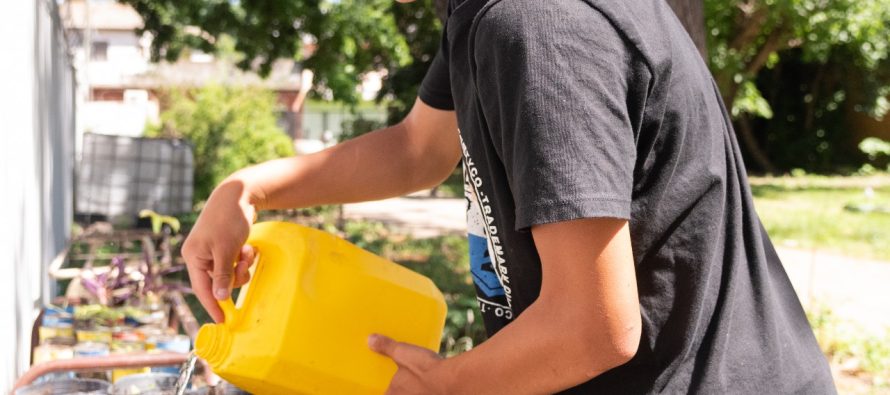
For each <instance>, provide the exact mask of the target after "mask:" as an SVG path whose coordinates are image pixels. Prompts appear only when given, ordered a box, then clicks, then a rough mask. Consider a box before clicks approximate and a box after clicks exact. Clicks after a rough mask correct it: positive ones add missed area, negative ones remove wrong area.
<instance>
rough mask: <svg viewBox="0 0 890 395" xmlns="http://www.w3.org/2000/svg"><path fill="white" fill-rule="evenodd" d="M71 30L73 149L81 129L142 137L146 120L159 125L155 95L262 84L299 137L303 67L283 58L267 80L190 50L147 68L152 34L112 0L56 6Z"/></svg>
mask: <svg viewBox="0 0 890 395" xmlns="http://www.w3.org/2000/svg"><path fill="white" fill-rule="evenodd" d="M59 10H60V13H61V17H62V20H63V21H64V24H65V27H66V29H67V31H68V36H69V39H70V43H71V47H72V53H73V55H74V64H75V68H76V70H77V78H78V82H79V89H78V100H79V102H80V107H79V112H78V115H79V117H78V123H77V131H78V140H77V141H78V144H77V147H78V152H80V146H81V144H80V142H81V137H80V136H82V134H83V133H84V132H87V131H89V132H95V133H102V134H114V135H124V136H139V135H141V134H142V132H143V130H144V128H145V125H146V123H147V122H154V121H157V120H158V115H159V113H160V111H162V110H163V109H162V108H161V104H160V100H159V94H161V93H162V92H163V91H164V90H166V89H170V88H174V87H200V86H203V85H206V84H209V83H220V84H230V85H251V86H261V87H265V88H268V89H270V90H272V91H274V92H276V94H277V97H278V102H279V103H280V104H281V109H282V111H281V113H280V115H279V124H280V126H282V128H283V129H284V130H285V131H286V132H287V133H288V134H289V135H290V136H292V137H294V138H299V137H300V110H301V108H300V107H301V106H300V105H299V104H300V103H301V102H302V101H301V100H298V98H299V97H300V94H301V86H304V84H303V79H304V78H305V77H304V76H303V74H302V69H301V68H300V66H299V64H297V63H296V62H294V61H293V60H280V61H278V62H276V63H275V64H274V66H273V69H272V73H271V75H269V76H268V78H265V79H263V78H260V77H259V76H257V75H256V74H254V73H250V72H243V71H241V70H239V69H237V68H236V67H235V66H234V65H233V64H232V63H231V62H228V61H226V60H224V59H219V58H217V57H214V56H212V55H209V54H204V53H201V52H196V51H193V52H191V53H190V54H189V55H188V56H186V57H185V58H184V59H182V60H180V61H178V62H175V63H167V62H162V63H152V62H151V56H150V51H149V49H150V46H151V36H150V35H149V34H144V35H139V34H137V33H136V31H137V29H139V28H141V27H142V24H143V23H142V18H141V17H140V15H139V14H138V13H136V11H135V10H133V9H132V8H131V7H130V6H128V5H124V4H120V3H117V2H115V1H113V0H67V1H64V2H62V3H61V4H60V5H59Z"/></svg>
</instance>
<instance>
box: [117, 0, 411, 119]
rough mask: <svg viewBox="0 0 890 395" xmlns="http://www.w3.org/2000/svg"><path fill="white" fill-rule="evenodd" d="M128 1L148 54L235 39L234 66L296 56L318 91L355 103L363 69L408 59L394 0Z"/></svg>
mask: <svg viewBox="0 0 890 395" xmlns="http://www.w3.org/2000/svg"><path fill="white" fill-rule="evenodd" d="M119 1H121V2H122V3H126V4H129V5H131V6H132V7H133V8H134V9H135V10H136V11H137V12H138V13H139V14H140V15H141V16H142V18H143V20H144V21H145V24H144V27H143V28H142V29H141V30H142V31H143V32H148V33H151V35H152V37H153V41H152V48H151V54H152V58H153V59H154V60H159V59H166V60H169V61H174V60H176V59H178V58H179V56H180V54H181V53H182V51H183V50H185V49H187V48H197V49H200V50H202V51H204V52H208V53H214V52H216V51H217V49H218V43H219V42H220V38H222V37H225V36H229V37H233V38H234V39H235V48H234V49H235V50H236V51H237V52H239V53H240V54H242V55H243V56H241V59H240V61H239V63H238V65H239V66H240V67H241V68H243V69H255V70H256V71H258V72H260V73H261V74H263V75H265V74H267V73H268V72H269V71H270V69H271V65H272V62H273V61H275V60H277V59H281V58H294V59H296V60H298V61H300V62H302V64H303V66H304V67H305V68H307V69H310V70H313V71H314V72H315V80H316V84H315V86H314V88H315V91H316V93H321V94H325V95H328V94H330V95H332V96H333V97H334V98H336V99H339V100H342V101H345V102H349V103H354V102H355V101H356V100H357V98H358V96H357V93H356V90H355V87H356V83H357V81H360V79H361V75H362V74H363V73H366V72H369V71H376V70H381V69H393V68H397V67H399V66H402V65H405V64H408V63H409V62H410V58H409V56H408V47H407V45H406V44H405V40H404V38H403V36H402V35H401V34H399V32H398V30H397V29H396V22H395V19H394V18H393V7H398V5H397V4H394V2H393V1H392V0H287V1H279V0H256V1H232V0H187V1H182V0H119Z"/></svg>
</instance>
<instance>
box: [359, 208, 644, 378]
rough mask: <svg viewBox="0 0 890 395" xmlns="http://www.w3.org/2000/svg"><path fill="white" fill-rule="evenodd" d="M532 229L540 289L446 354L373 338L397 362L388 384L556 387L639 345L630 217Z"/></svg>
mask: <svg viewBox="0 0 890 395" xmlns="http://www.w3.org/2000/svg"><path fill="white" fill-rule="evenodd" d="M532 234H533V237H534V240H535V245H536V247H537V249H538V253H539V255H540V257H541V270H542V284H541V294H540V296H539V297H538V300H537V301H535V302H534V303H533V304H532V305H531V306H530V307H529V308H528V309H526V311H524V312H523V313H522V314H521V315H520V316H519V317H517V318H516V320H515V321H514V322H513V323H511V324H510V325H507V326H506V327H504V329H502V330H501V331H500V332H498V333H497V334H495V335H494V336H492V337H491V338H490V339H488V340H487V341H485V342H484V343H482V344H481V345H480V346H479V347H476V348H474V349H472V350H470V351H468V352H466V353H464V354H461V355H459V356H457V357H454V358H451V359H439V358H438V356H436V355H435V354H433V353H431V352H429V351H424V350H423V349H421V348H419V347H416V346H413V345H409V344H405V343H399V342H396V341H393V340H392V339H389V338H386V337H383V336H379V335H375V336H372V337H371V339H370V340H369V345H370V347H371V348H372V349H373V350H375V351H377V352H379V353H382V354H384V355H387V356H389V357H390V358H392V359H393V360H394V361H395V362H396V363H397V364H398V365H399V370H398V372H397V373H396V376H395V377H394V378H393V380H392V383H391V384H390V389H389V392H388V393H390V394H414V393H417V394H420V393H438V394H543V393H554V392H558V391H560V390H564V389H567V388H571V387H573V386H575V385H578V384H581V383H584V382H586V381H588V380H590V379H592V378H593V377H595V376H597V375H599V374H601V373H603V372H605V371H607V370H609V369H612V368H614V367H617V366H619V365H622V364H624V363H625V362H627V361H628V360H630V359H631V358H632V357H633V356H634V355H635V354H636V351H637V346H638V344H639V340H640V331H641V318H640V309H639V301H638V297H637V287H636V276H635V271H634V263H633V255H632V253H631V246H630V236H629V233H628V226H627V221H625V220H619V219H609V218H598V219H581V220H574V221H566V222H559V223H553V224H545V225H538V226H534V227H533V228H532Z"/></svg>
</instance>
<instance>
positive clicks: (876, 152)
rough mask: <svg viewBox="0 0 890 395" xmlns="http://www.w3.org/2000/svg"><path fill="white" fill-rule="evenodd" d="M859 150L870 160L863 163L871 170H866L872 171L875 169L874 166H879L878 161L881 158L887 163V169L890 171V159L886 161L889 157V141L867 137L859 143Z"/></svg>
mask: <svg viewBox="0 0 890 395" xmlns="http://www.w3.org/2000/svg"><path fill="white" fill-rule="evenodd" d="M859 150H860V151H862V153H863V154H865V155H866V156H868V160H869V161H871V162H872V163H870V164H866V165H865V166H869V167H870V168H871V171H868V173H873V172H874V171H875V170H876V168H875V166H880V165H879V164H878V162H879V161H881V160H883V161H884V162H886V163H887V171H888V172H890V161H888V159H890V141H884V140H881V139H879V138H877V137H868V138H866V139H863V140H862V142H860V143H859Z"/></svg>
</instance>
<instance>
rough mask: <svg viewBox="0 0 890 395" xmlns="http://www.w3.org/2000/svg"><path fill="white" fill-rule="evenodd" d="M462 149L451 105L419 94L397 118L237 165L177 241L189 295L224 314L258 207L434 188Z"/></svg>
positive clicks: (249, 256)
mask: <svg viewBox="0 0 890 395" xmlns="http://www.w3.org/2000/svg"><path fill="white" fill-rule="evenodd" d="M460 155H461V154H460V140H459V138H458V131H457V119H456V117H455V114H454V112H453V111H442V110H437V109H435V108H432V107H430V106H428V105H426V104H424V103H423V102H422V101H420V100H417V101H416V102H415V104H414V107H413V108H412V109H411V112H410V113H409V114H408V116H407V117H406V118H405V119H404V120H403V121H402V122H401V123H399V124H397V125H394V126H391V127H388V128H385V129H381V130H377V131H374V132H372V133H368V134H366V135H363V136H361V137H358V138H355V139H353V140H349V141H346V142H344V143H342V144H338V145H335V146H333V147H331V148H328V149H326V150H324V151H321V152H318V153H315V154H311V155H305V156H296V157H291V158H284V159H277V160H272V161H269V162H265V163H262V164H259V165H256V166H252V167H248V168H245V169H242V170H239V171H238V172H236V173H234V174H232V175H231V176H230V177H228V178H227V179H226V180H224V181H223V182H221V183H220V185H218V186H217V187H216V189H214V191H213V192H212V193H211V195H210V198H209V199H208V200H207V203H206V205H205V206H204V209H203V210H202V211H201V215H200V216H199V217H198V221H197V222H196V223H195V226H194V227H193V228H192V231H191V233H190V234H189V236H188V238H187V239H186V241H185V243H184V244H183V247H182V255H183V258H185V260H186V262H187V263H188V270H189V278H190V279H191V283H192V288H193V289H194V291H195V295H197V297H198V299H199V300H200V301H201V304H202V305H203V306H204V308H205V309H207V311H208V312H209V313H210V315H211V317H213V319H214V320H216V321H217V322H221V321H222V320H223V315H222V311H221V310H220V308H219V305H218V304H217V302H216V300H221V299H225V298H227V297H228V296H229V294H230V292H231V287H232V285H235V286H239V285H241V284H243V283H245V282H246V281H247V279H248V272H247V269H248V265H249V263H250V262H252V260H253V252H252V250H251V249H250V247H247V246H243V244H244V242H245V241H246V240H247V236H248V233H249V231H250V224H251V223H252V222H253V220H254V217H255V216H256V212H257V211H259V210H264V209H276V208H299V207H309V206H315V205H321V204H334V203H346V202H355V201H363V200H374V199H382V198H387V197H392V196H399V195H402V194H405V193H408V192H412V191H416V190H420V189H424V188H428V187H432V186H435V185H437V184H438V183H440V182H442V180H444V179H445V178H447V177H448V175H449V174H451V172H452V171H453V170H454V167H455V166H456V165H457V163H458V161H459V160H460ZM236 259H237V260H238V263H237V265H236V266H235V267H234V269H233V265H232V263H233V262H235V261H236ZM233 280H234V284H233Z"/></svg>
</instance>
